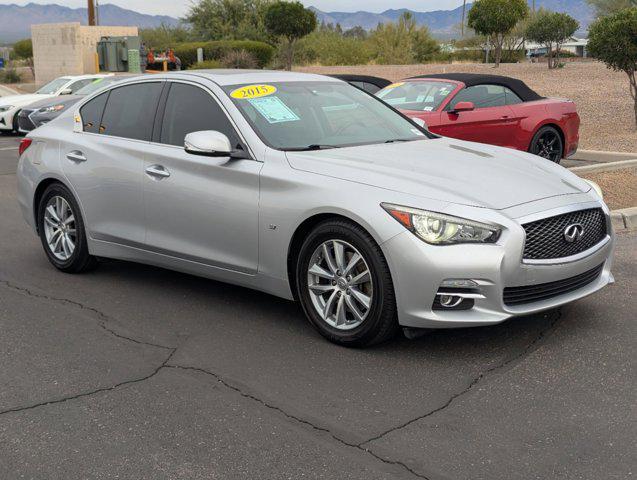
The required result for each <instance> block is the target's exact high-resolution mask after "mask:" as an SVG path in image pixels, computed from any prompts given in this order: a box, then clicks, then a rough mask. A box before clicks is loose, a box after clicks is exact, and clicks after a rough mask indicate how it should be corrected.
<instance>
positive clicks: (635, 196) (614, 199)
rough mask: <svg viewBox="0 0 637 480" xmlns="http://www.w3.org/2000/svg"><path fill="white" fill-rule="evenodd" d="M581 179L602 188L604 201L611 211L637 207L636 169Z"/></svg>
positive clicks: (592, 175)
mask: <svg viewBox="0 0 637 480" xmlns="http://www.w3.org/2000/svg"><path fill="white" fill-rule="evenodd" d="M581 177H582V178H586V179H588V180H592V181H593V182H595V183H597V184H598V185H599V186H600V187H601V188H602V192H603V193H604V201H605V202H606V204H607V205H608V207H609V208H610V209H611V210H617V209H619V208H629V207H637V168H626V169H624V170H613V171H610V172H600V173H589V174H586V175H581Z"/></svg>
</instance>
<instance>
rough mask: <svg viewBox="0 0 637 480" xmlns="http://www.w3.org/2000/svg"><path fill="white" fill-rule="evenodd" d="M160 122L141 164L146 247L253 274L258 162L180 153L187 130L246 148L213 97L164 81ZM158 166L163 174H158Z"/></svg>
mask: <svg viewBox="0 0 637 480" xmlns="http://www.w3.org/2000/svg"><path fill="white" fill-rule="evenodd" d="M161 110H163V112H160V115H161V116H162V118H163V120H162V121H161V126H160V129H159V131H158V132H156V137H155V139H154V140H155V141H154V142H153V143H152V144H151V145H150V147H149V150H148V157H147V160H146V162H145V166H144V171H145V173H144V175H143V178H144V205H145V212H146V232H147V233H146V244H147V247H148V249H149V250H151V251H155V252H158V253H163V254H166V255H170V256H172V257H178V258H180V259H182V260H184V261H191V262H198V263H201V264H205V265H209V266H213V267H218V268H223V269H226V270H233V271H239V272H242V273H249V274H252V273H255V272H256V271H257V265H258V256H257V254H258V208H259V172H260V171H261V167H262V163H261V162H258V161H255V160H234V159H231V158H230V157H205V156H199V155H192V154H190V153H187V152H186V151H185V150H184V137H185V136H186V134H188V133H191V132H195V131H202V130H217V131H220V132H222V133H224V134H225V135H226V136H227V137H228V138H229V139H230V142H231V144H232V145H233V147H236V146H237V145H241V147H242V148H244V150H245V149H247V147H246V146H245V144H244V142H243V141H242V139H241V137H240V135H239V134H238V133H237V130H236V129H235V127H234V125H233V123H232V122H231V121H230V119H229V118H228V116H227V114H226V112H225V110H224V109H223V108H222V107H221V105H220V104H219V103H218V102H217V100H216V98H215V97H214V96H213V94H212V93H211V92H210V91H209V90H207V89H206V88H204V87H203V86H201V85H199V84H195V83H189V82H181V81H179V82H178V81H174V82H169V90H168V95H167V98H166V101H165V105H163V106H162V108H161ZM157 171H160V172H162V175H157V173H156V172H157Z"/></svg>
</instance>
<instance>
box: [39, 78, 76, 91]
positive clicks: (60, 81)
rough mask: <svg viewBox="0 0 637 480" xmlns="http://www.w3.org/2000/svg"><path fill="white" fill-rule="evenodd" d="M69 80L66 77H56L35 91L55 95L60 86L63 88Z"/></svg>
mask: <svg viewBox="0 0 637 480" xmlns="http://www.w3.org/2000/svg"><path fill="white" fill-rule="evenodd" d="M68 81H69V79H68V78H64V77H60V78H56V79H55V80H53V81H51V82H49V83H47V84H46V85H45V86H43V87H42V88H40V90H38V91H37V92H35V93H40V94H42V95H53V94H55V93H57V91H58V90H59V89H60V88H62V87H63V86H64V85H65V84H66V83H67V82H68Z"/></svg>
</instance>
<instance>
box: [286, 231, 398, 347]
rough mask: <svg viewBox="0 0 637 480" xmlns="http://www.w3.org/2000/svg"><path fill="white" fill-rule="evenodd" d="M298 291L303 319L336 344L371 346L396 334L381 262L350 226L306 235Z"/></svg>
mask: <svg viewBox="0 0 637 480" xmlns="http://www.w3.org/2000/svg"><path fill="white" fill-rule="evenodd" d="M296 285H297V291H298V297H299V299H300V300H301V304H302V306H303V310H304V311H305V314H306V316H307V318H308V319H309V320H310V322H311V323H312V325H313V326H314V327H315V328H316V329H317V330H318V331H319V332H320V333H321V335H323V336H324V337H326V338H327V339H328V340H330V341H332V342H334V343H338V344H340V345H346V346H352V347H354V346H357V347H361V346H368V345H373V344H377V343H380V342H383V341H385V340H387V339H389V338H391V337H392V336H393V335H394V333H395V332H396V331H397V329H398V323H397V321H396V303H395V298H394V287H393V284H392V280H391V275H390V272H389V267H388V265H387V262H386V260H385V257H384V256H383V253H382V251H381V250H380V248H379V247H378V245H377V244H376V242H375V241H374V239H373V238H372V237H371V236H370V235H369V234H368V233H367V232H366V231H365V230H363V229H362V228H361V227H360V226H358V225H356V224H354V223H350V222H347V221H343V220H332V221H326V222H323V223H321V224H319V225H318V226H317V227H316V228H315V229H314V230H313V231H312V232H311V233H310V234H309V235H308V237H307V239H306V241H305V242H304V244H303V246H302V247H301V250H300V253H299V258H298V262H297V271H296Z"/></svg>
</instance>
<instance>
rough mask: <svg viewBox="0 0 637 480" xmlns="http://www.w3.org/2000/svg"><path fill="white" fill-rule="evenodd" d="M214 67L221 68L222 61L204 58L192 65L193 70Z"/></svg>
mask: <svg viewBox="0 0 637 480" xmlns="http://www.w3.org/2000/svg"><path fill="white" fill-rule="evenodd" d="M213 68H221V62H220V61H219V60H204V61H203V62H198V63H195V64H194V65H192V66H191V67H190V69H191V70H210V69H213Z"/></svg>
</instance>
